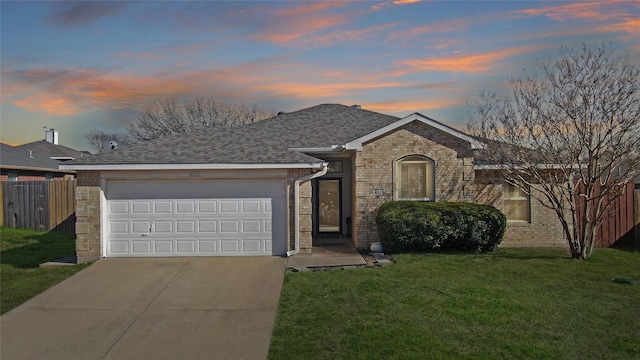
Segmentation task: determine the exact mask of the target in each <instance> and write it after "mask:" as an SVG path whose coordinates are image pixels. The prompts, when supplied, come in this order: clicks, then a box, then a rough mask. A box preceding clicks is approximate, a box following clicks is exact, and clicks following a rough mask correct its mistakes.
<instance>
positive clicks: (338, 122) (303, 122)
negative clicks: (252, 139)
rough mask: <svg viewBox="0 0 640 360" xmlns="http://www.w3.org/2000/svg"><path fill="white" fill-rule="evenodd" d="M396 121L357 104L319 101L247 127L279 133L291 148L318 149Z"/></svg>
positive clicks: (272, 134) (347, 140)
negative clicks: (320, 102) (354, 105)
mask: <svg viewBox="0 0 640 360" xmlns="http://www.w3.org/2000/svg"><path fill="white" fill-rule="evenodd" d="M398 120H399V118H397V117H394V116H390V115H384V114H380V113H376V112H372V111H368V110H364V109H360V108H356V107H350V106H345V105H340V104H322V105H317V106H313V107H310V108H307V109H302V110H299V111H295V112H291V113H287V114H283V115H279V116H276V117H273V118H271V119H266V120H263V121H260V122H257V123H255V124H252V125H250V126H249V127H247V130H251V131H254V132H259V133H263V134H264V135H265V136H279V137H281V140H282V141H283V142H284V143H286V144H287V146H288V147H290V148H321V147H331V146H332V145H344V144H346V143H348V142H350V141H352V140H355V139H358V138H360V137H362V136H364V135H367V134H369V133H372V132H374V131H376V130H378V129H380V128H382V127H385V126H387V125H389V124H391V123H394V122H396V121H398Z"/></svg>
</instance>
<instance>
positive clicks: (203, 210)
mask: <svg viewBox="0 0 640 360" xmlns="http://www.w3.org/2000/svg"><path fill="white" fill-rule="evenodd" d="M198 212H199V213H200V214H215V213H217V212H218V202H217V201H216V200H200V201H198Z"/></svg>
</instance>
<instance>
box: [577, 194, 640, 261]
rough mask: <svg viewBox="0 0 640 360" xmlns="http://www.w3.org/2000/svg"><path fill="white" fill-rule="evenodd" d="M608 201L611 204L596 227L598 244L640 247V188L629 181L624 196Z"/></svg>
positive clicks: (599, 245) (600, 245)
mask: <svg viewBox="0 0 640 360" xmlns="http://www.w3.org/2000/svg"><path fill="white" fill-rule="evenodd" d="M607 202H611V204H610V207H609V209H608V211H607V213H605V214H604V216H603V218H602V223H601V224H600V226H598V228H597V229H596V246H597V247H612V246H615V247H635V248H640V189H635V185H634V184H633V183H629V184H627V187H626V188H625V190H624V193H623V195H622V196H620V197H618V198H615V199H612V200H611V199H605V203H607ZM578 204H580V203H579V202H578Z"/></svg>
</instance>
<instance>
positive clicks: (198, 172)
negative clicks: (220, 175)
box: [189, 171, 200, 177]
mask: <svg viewBox="0 0 640 360" xmlns="http://www.w3.org/2000/svg"><path fill="white" fill-rule="evenodd" d="M189 177H200V171H190V172H189Z"/></svg>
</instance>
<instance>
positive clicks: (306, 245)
mask: <svg viewBox="0 0 640 360" xmlns="http://www.w3.org/2000/svg"><path fill="white" fill-rule="evenodd" d="M309 174H311V170H308V169H295V170H288V171H287V194H288V198H289V201H288V209H287V212H288V218H289V226H288V228H287V239H288V244H289V246H288V247H287V251H289V250H292V249H294V247H295V236H294V234H295V208H294V203H295V192H294V190H295V189H294V183H295V181H296V180H297V179H298V178H300V177H302V176H305V175H309ZM312 216H313V215H312V207H311V181H306V182H303V183H301V184H300V250H299V254H311V246H312V241H313V238H312V222H311V220H312Z"/></svg>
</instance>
